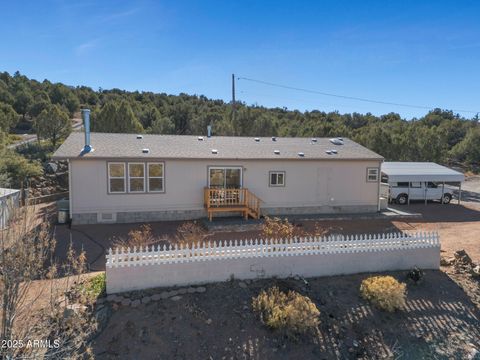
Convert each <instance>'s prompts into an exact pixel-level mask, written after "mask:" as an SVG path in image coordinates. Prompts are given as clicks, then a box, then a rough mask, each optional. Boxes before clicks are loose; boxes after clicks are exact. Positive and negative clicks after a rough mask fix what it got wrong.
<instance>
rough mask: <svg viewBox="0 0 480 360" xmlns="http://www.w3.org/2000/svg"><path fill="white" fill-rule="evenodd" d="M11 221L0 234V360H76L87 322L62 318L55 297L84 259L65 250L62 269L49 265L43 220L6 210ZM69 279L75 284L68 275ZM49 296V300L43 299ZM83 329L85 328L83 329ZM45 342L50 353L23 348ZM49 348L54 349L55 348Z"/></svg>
mask: <svg viewBox="0 0 480 360" xmlns="http://www.w3.org/2000/svg"><path fill="white" fill-rule="evenodd" d="M9 212H10V214H11V221H10V222H9V226H8V228H7V229H5V230H2V231H0V293H1V294H2V295H1V310H2V313H1V319H0V321H1V323H0V325H1V328H0V337H1V340H2V344H3V343H5V344H13V343H15V342H16V344H17V345H18V344H20V343H22V344H24V345H25V346H2V347H1V349H0V356H1V357H2V358H12V359H13V358H20V357H21V358H79V357H84V356H85V355H87V354H88V353H89V347H88V345H87V341H88V338H89V336H90V334H91V331H90V329H91V328H92V324H93V320H92V317H91V316H89V315H88V311H85V312H83V311H82V312H81V313H80V312H78V313H77V314H76V317H75V320H74V321H72V320H68V317H66V316H65V314H64V309H65V307H66V306H67V302H66V301H62V304H61V306H59V305H60V302H59V301H58V297H59V295H62V294H63V293H64V292H65V289H67V288H69V287H70V286H71V285H72V281H75V279H76V277H78V276H81V273H82V272H83V271H84V269H85V264H86V258H85V253H84V252H83V251H82V252H81V253H80V254H79V255H77V254H76V253H75V251H74V250H73V249H72V247H70V249H69V253H68V256H67V259H66V261H65V263H64V264H60V265H57V264H54V263H53V252H54V249H55V244H56V242H55V239H54V238H53V236H52V234H51V232H50V231H49V224H48V222H47V221H46V219H43V220H42V219H38V218H37V217H36V216H35V209H34V208H31V207H24V208H20V209H18V208H12V209H10V211H9ZM72 274H74V276H75V278H72V277H71V276H69V275H72ZM49 291H50V294H49V293H48V292H49ZM85 324H89V325H88V326H84V325H85ZM49 339H50V340H51V341H52V343H51V344H50V345H51V347H50V348H49V347H45V346H28V344H29V343H31V342H32V341H34V340H41V341H47V340H49ZM55 344H57V345H58V346H57V347H56V346H55Z"/></svg>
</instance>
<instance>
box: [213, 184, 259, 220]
mask: <svg viewBox="0 0 480 360" xmlns="http://www.w3.org/2000/svg"><path fill="white" fill-rule="evenodd" d="M204 198H205V208H206V209H207V213H208V219H209V220H210V221H212V218H213V214H214V213H222V212H223V213H226V212H239V213H241V214H242V216H243V217H244V218H245V219H248V218H249V217H251V218H253V219H259V218H260V216H261V214H260V203H261V200H260V199H259V198H258V197H257V196H256V195H255V194H253V193H252V192H250V191H249V190H248V189H216V188H205V190H204Z"/></svg>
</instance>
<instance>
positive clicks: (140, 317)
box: [55, 178, 480, 359]
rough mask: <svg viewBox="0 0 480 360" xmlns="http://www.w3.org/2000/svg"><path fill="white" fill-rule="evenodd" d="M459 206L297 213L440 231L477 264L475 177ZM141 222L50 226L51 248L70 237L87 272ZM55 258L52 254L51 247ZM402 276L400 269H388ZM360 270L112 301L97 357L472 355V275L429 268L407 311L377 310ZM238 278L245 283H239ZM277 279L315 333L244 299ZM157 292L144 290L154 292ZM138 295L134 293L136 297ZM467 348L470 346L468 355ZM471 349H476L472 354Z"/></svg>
mask: <svg viewBox="0 0 480 360" xmlns="http://www.w3.org/2000/svg"><path fill="white" fill-rule="evenodd" d="M464 188H465V189H466V190H467V191H466V192H465V193H464V197H463V199H464V200H465V201H462V204H461V205H457V204H455V203H452V204H450V205H442V204H439V203H429V204H427V205H424V204H423V203H416V204H411V205H410V206H408V207H399V209H400V210H402V211H409V212H412V213H418V214H420V215H421V216H419V217H410V218H403V219H399V218H396V219H376V220H341V221H340V220H325V221H317V222H315V221H296V222H295V225H296V226H297V227H299V228H300V229H303V230H305V231H306V232H309V231H311V230H312V229H313V228H314V226H315V223H317V224H318V225H319V226H320V227H321V228H323V229H326V230H327V231H328V233H329V234H364V233H367V234H368V233H379V232H397V231H405V230H408V231H438V232H439V234H440V240H441V248H442V256H444V257H446V258H448V257H450V256H452V255H453V253H454V252H455V251H457V250H460V249H464V250H466V251H467V253H468V254H469V255H470V257H471V258H472V260H473V261H474V262H477V263H479V262H480V195H479V194H480V178H479V179H477V180H475V181H473V182H467V183H465V186H464ZM181 223H182V222H159V223H152V224H151V225H152V229H153V233H154V235H156V236H157V237H160V238H165V237H170V238H172V237H173V236H174V234H175V232H176V229H177V227H178V226H179V225H181ZM138 226H139V224H115V225H84V226H73V227H72V229H71V230H70V229H68V227H67V226H57V228H56V230H55V231H56V236H57V239H58V240H59V246H58V254H61V253H63V252H64V251H65V249H66V246H67V245H68V243H69V242H70V240H71V241H72V242H73V244H74V246H75V247H76V248H77V249H80V248H83V249H85V250H86V251H87V257H88V259H89V261H90V263H91V269H92V270H103V269H104V266H105V249H108V247H109V246H111V244H112V242H113V240H114V238H119V237H125V236H126V234H127V233H128V231H130V230H131V229H137V228H138ZM259 236H260V233H259V231H245V232H227V231H217V232H213V233H211V234H209V236H208V239H209V240H230V239H232V240H233V239H244V238H255V237H259ZM59 256H60V255H59ZM392 275H394V276H395V277H397V278H398V279H399V280H402V281H405V273H400V272H397V273H392ZM366 276H368V274H360V275H353V276H336V277H324V278H315V279H307V281H308V285H305V283H304V282H303V281H302V280H294V279H287V280H276V279H270V280H258V281H254V282H244V283H241V284H242V285H241V286H240V283H239V282H238V281H233V282H227V283H219V284H212V285H207V286H206V288H207V291H206V292H205V293H202V294H197V293H196V294H184V295H181V298H180V299H178V300H177V301H173V300H171V299H166V300H160V301H156V302H155V301H154V302H151V303H149V304H142V305H140V306H139V307H137V308H132V307H123V306H120V307H114V308H113V309H112V310H113V311H112V314H111V317H110V318H109V320H108V323H107V325H106V328H105V329H104V330H103V331H102V332H101V333H100V334H99V335H98V337H97V338H96V339H95V342H94V351H95V353H96V355H97V357H98V358H99V359H114V358H115V359H116V358H122V359H383V358H392V359H473V358H475V359H478V358H479V357H480V283H479V280H478V279H474V278H473V277H472V276H470V275H469V274H467V273H458V271H456V270H455V268H454V267H452V266H449V267H442V268H441V271H427V272H426V276H425V280H424V281H423V282H422V283H420V284H418V285H414V284H411V283H409V284H408V299H407V309H406V310H405V311H401V312H396V313H385V312H382V311H380V310H378V309H376V308H374V307H372V306H370V305H369V304H368V303H367V302H365V301H364V300H362V299H361V298H360V296H359V286H360V283H361V281H362V279H364V278H365V277H366ZM245 283H246V286H245ZM273 285H278V286H279V287H280V288H281V289H284V290H287V289H293V290H296V291H299V292H300V293H302V294H304V295H307V296H309V297H310V298H311V299H312V301H313V302H314V303H315V304H316V305H317V307H318V308H319V310H320V311H321V315H320V321H321V322H320V326H319V329H318V332H317V333H316V334H315V335H312V336H307V337H302V338H301V339H300V340H299V341H298V342H293V341H291V340H287V339H285V338H284V337H282V336H281V334H279V333H276V332H274V331H271V330H269V329H268V328H266V327H265V326H264V325H263V324H262V323H261V322H260V321H259V319H258V318H257V317H256V315H255V314H254V313H253V311H252V308H251V299H252V297H253V296H256V295H257V294H258V293H259V291H260V290H261V289H265V288H268V287H270V286H273ZM154 291H155V290H148V291H145V292H143V295H145V294H146V295H149V294H152V293H153V292H154ZM137 296H138V297H140V296H141V294H138V295H137ZM475 351H478V353H477V355H475ZM475 356H476V357H475Z"/></svg>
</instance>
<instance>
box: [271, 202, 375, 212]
mask: <svg viewBox="0 0 480 360" xmlns="http://www.w3.org/2000/svg"><path fill="white" fill-rule="evenodd" d="M377 211H378V208H377V205H376V204H375V205H343V206H330V205H325V206H301V207H299V206H292V207H262V215H309V214H361V213H375V212H377Z"/></svg>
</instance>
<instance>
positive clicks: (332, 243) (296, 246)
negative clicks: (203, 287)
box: [106, 232, 439, 268]
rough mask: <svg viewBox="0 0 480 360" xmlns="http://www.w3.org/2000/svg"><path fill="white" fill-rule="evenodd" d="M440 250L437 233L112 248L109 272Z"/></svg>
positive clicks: (109, 254) (108, 255) (108, 260)
mask: <svg viewBox="0 0 480 360" xmlns="http://www.w3.org/2000/svg"><path fill="white" fill-rule="evenodd" d="M432 246H439V237H438V234H437V233H436V232H430V233H425V232H422V233H415V234H407V233H392V234H376V235H351V236H348V235H347V236H343V235H335V236H327V237H306V238H291V239H268V240H264V239H260V240H259V239H255V240H242V241H237V240H235V241H232V240H230V241H219V242H218V243H217V242H204V243H197V244H193V245H192V246H190V247H187V246H183V245H176V244H175V245H173V246H172V245H167V246H165V245H163V246H160V245H157V246H153V245H152V246H147V247H139V248H137V247H133V248H123V247H122V248H116V249H115V250H112V248H110V249H109V250H108V254H107V264H106V265H107V268H116V267H124V266H143V265H157V264H171V263H185V262H195V261H208V260H218V259H238V258H258V257H280V256H298V255H314V254H342V253H358V252H375V251H389V250H398V249H415V248H427V247H432Z"/></svg>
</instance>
